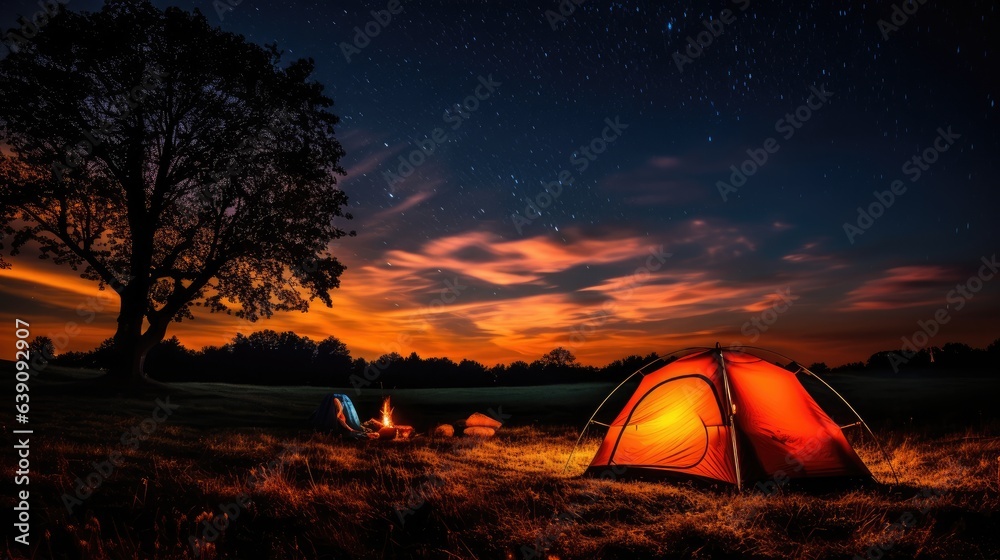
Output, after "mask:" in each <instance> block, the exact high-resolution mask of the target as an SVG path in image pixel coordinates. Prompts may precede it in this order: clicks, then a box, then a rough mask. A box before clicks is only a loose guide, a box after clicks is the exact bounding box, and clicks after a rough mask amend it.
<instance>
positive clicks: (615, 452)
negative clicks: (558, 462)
mask: <svg viewBox="0 0 1000 560" xmlns="http://www.w3.org/2000/svg"><path fill="white" fill-rule="evenodd" d="M688 350H689V351H690V352H691V353H689V354H687V355H684V356H683V357H680V358H678V359H676V360H674V361H671V362H669V363H667V364H666V365H662V362H659V361H658V362H657V363H654V364H651V366H652V367H651V366H647V367H646V368H643V369H640V370H639V371H638V372H636V373H635V374H633V376H634V375H642V380H641V381H640V383H639V387H638V388H637V389H636V391H635V393H634V394H633V395H632V397H631V398H630V399H629V401H628V403H627V404H626V405H625V407H624V408H623V409H622V411H621V412H620V413H619V414H618V416H617V417H616V418H615V419H614V421H612V422H611V424H604V425H605V426H607V427H608V433H607V435H606V436H605V438H604V441H603V442H602V443H601V446H600V448H599V449H598V451H597V455H596V456H595V457H594V459H593V461H592V462H591V463H590V468H589V469H588V472H591V473H593V472H600V471H604V470H606V469H608V468H612V467H614V468H615V469H616V471H617V470H618V469H621V468H623V467H624V468H626V469H628V470H630V471H631V470H633V469H635V470H637V471H640V472H645V473H649V472H655V473H657V474H661V475H665V476H667V477H672V478H679V479H688V480H703V481H712V482H720V481H721V482H724V483H729V484H733V485H735V486H737V487H738V488H741V487H742V485H743V483H744V482H745V481H753V480H762V479H766V478H774V479H775V480H778V479H779V478H784V477H787V479H802V478H823V477H849V478H851V477H853V478H862V479H869V480H870V479H871V478H872V475H871V472H870V471H869V470H868V467H866V466H865V464H864V463H863V462H862V461H861V459H860V458H859V457H858V455H857V453H855V451H854V449H853V448H852V447H851V445H850V444H849V443H848V442H847V439H846V438H845V437H844V433H843V431H842V429H841V426H839V425H838V424H837V423H836V422H834V421H833V420H832V419H831V418H830V416H829V415H827V413H826V412H824V411H823V409H822V408H821V407H820V406H819V404H817V403H816V401H815V400H814V399H813V398H812V397H811V396H810V395H809V393H807V392H806V390H805V388H804V387H803V385H802V384H801V383H800V382H799V380H798V379H797V377H796V375H797V374H800V373H802V374H806V375H812V376H815V374H813V373H812V372H810V371H809V370H808V369H806V368H802V367H798V370H797V371H789V370H788V369H785V368H782V367H780V366H777V365H775V364H773V363H771V362H768V361H766V360H764V359H762V358H760V357H758V356H756V355H753V354H750V353H748V352H747V351H746V350H745V349H742V348H741V349H734V348H719V347H718V346H717V347H716V348H698V349H688ZM682 352H683V351H682ZM657 365H658V366H659V367H656V366H657ZM644 370H648V371H644ZM630 378H631V377H630ZM816 379H818V380H819V381H820V382H822V383H823V385H825V386H826V387H827V388H829V389H830V390H831V391H833V388H832V387H830V386H829V385H827V384H826V382H823V381H822V380H821V379H819V378H818V377H816ZM627 381H628V380H626V381H625V382H622V384H621V385H619V386H618V388H616V389H615V391H617V390H618V389H619V388H621V387H622V386H623V385H625V383H626V382H627ZM833 392H834V393H835V394H837V396H838V397H840V394H839V393H836V391H833ZM612 394H614V392H612ZM610 397H611V395H609V396H608V398H610ZM840 398H841V400H843V397H840ZM607 401H608V399H605V400H604V403H601V406H603V405H604V404H605V403H606V402H607ZM844 403H845V404H847V401H846V400H845V401H844ZM847 406H848V408H850V410H851V412H852V413H854V414H855V416H857V412H855V411H854V409H853V408H851V407H850V405H849V404H847ZM598 411H600V407H598ZM596 415H597V412H595V413H594V415H593V416H591V418H590V421H588V424H587V426H588V427H589V426H590V425H591V424H595V423H597V424H599V422H595V421H594V417H595V416H596ZM851 426H864V427H865V429H868V426H867V424H865V423H864V421H863V420H861V417H860V416H858V422H857V423H855V424H851ZM846 427H848V426H844V428H846ZM585 432H586V427H585V428H584V433H585ZM868 432H869V433H871V430H870V429H868ZM872 437H874V434H872ZM582 438H583V434H581V435H580V439H581V440H582ZM578 443H579V441H578ZM567 464H568V463H567ZM890 467H891V465H890Z"/></svg>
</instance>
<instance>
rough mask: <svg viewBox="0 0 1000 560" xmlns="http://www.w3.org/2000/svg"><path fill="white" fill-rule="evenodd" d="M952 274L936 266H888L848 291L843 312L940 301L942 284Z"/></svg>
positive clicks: (897, 307) (894, 307)
mask: <svg viewBox="0 0 1000 560" xmlns="http://www.w3.org/2000/svg"><path fill="white" fill-rule="evenodd" d="M951 276H952V275H951V273H950V272H949V271H948V269H946V268H944V267H940V266H901V267H896V268H891V269H889V270H887V271H886V272H885V273H884V276H882V277H881V278H875V279H872V280H868V281H866V282H864V283H863V284H861V286H859V287H857V288H855V289H854V290H851V291H850V292H849V293H848V294H847V297H846V299H845V300H844V307H843V310H844V311H873V310H888V309H903V308H907V307H920V306H923V305H930V304H933V303H936V302H940V301H941V299H942V298H943V292H942V287H943V285H944V283H945V282H946V281H947V279H948V278H950V277H951Z"/></svg>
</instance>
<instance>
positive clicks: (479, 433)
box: [462, 426, 497, 438]
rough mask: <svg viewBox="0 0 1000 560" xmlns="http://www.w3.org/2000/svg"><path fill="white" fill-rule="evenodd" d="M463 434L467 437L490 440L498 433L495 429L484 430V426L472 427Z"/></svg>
mask: <svg viewBox="0 0 1000 560" xmlns="http://www.w3.org/2000/svg"><path fill="white" fill-rule="evenodd" d="M462 433H464V434H465V435H467V436H470V437H481V438H489V437H493V435H494V434H496V433H497V431H496V430H494V429H493V428H484V427H482V426H472V427H469V428H466V429H465V430H464V431H463V432H462Z"/></svg>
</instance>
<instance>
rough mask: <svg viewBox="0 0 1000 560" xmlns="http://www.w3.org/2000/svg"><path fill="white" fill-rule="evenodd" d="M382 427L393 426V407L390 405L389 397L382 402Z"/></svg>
mask: <svg viewBox="0 0 1000 560" xmlns="http://www.w3.org/2000/svg"><path fill="white" fill-rule="evenodd" d="M382 427H383V428H392V427H393V426H392V407H390V406H389V397H386V398H385V401H383V402H382Z"/></svg>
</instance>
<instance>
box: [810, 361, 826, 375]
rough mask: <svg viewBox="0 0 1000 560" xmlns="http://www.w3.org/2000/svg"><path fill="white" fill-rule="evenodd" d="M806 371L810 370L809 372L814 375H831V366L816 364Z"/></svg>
mask: <svg viewBox="0 0 1000 560" xmlns="http://www.w3.org/2000/svg"><path fill="white" fill-rule="evenodd" d="M806 369H808V370H809V371H811V372H813V373H829V372H830V366H828V365H826V362H816V363H815V364H813V365H811V366H809V367H808V368H806Z"/></svg>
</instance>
